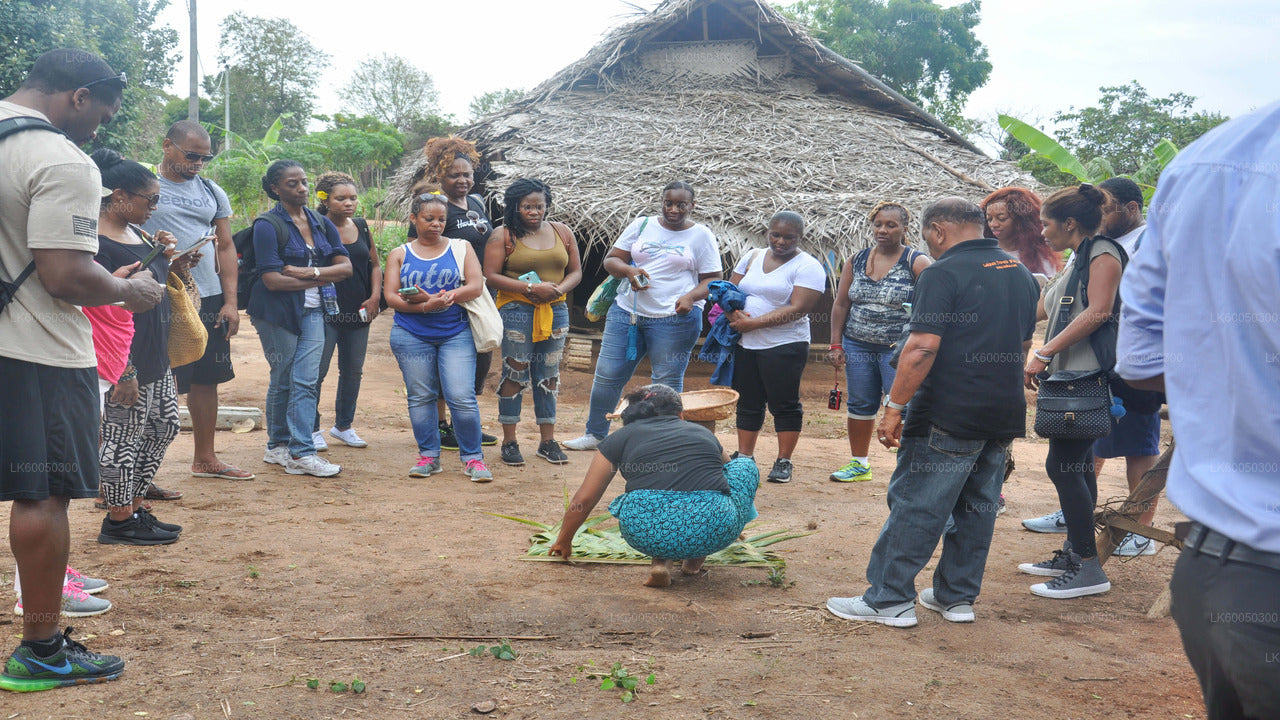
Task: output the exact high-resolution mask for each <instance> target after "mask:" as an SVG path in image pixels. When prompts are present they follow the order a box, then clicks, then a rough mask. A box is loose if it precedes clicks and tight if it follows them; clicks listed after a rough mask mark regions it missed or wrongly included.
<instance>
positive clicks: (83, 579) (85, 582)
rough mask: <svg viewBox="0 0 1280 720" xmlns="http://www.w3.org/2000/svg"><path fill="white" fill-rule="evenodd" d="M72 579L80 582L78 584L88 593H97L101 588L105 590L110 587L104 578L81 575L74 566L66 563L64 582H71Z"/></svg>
mask: <svg viewBox="0 0 1280 720" xmlns="http://www.w3.org/2000/svg"><path fill="white" fill-rule="evenodd" d="M72 581H75V582H78V583H80V586H81V587H82V588H84V591H85V592H87V593H89V594H90V595H97V594H98V593H100V592H102V591H103V590H106V589H107V588H109V587H111V586H110V585H109V584H108V583H107V581H106V580H103V579H101V578H91V577H89V576H88V575H83V574H81V573H80V571H79V570H76V569H75V568H73V567H71V566H70V565H68V566H67V579H66V580H65V582H72Z"/></svg>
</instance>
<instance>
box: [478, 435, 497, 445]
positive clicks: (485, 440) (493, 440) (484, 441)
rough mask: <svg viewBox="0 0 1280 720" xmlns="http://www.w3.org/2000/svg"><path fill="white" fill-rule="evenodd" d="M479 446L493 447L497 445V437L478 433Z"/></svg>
mask: <svg viewBox="0 0 1280 720" xmlns="http://www.w3.org/2000/svg"><path fill="white" fill-rule="evenodd" d="M480 444H481V445H484V446H485V447H493V446H494V445H497V444H498V436H496V435H490V434H489V433H487V432H482V433H480Z"/></svg>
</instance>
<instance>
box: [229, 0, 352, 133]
mask: <svg viewBox="0 0 1280 720" xmlns="http://www.w3.org/2000/svg"><path fill="white" fill-rule="evenodd" d="M218 63H219V65H221V66H222V67H228V66H229V67H230V72H231V130H232V131H233V132H235V133H236V134H237V135H243V136H245V137H262V136H263V135H264V134H265V133H266V132H267V129H268V128H270V127H271V125H272V123H273V122H274V121H275V120H276V118H278V117H281V116H284V117H285V121H284V126H283V129H282V133H283V136H284V137H301V136H302V135H303V134H305V133H306V131H307V122H308V121H309V120H310V119H311V113H312V110H313V109H314V107H315V92H316V85H317V83H318V82H319V80H320V73H321V71H322V70H324V68H326V67H327V66H328V65H329V55H328V54H327V53H325V52H324V51H322V50H321V49H320V48H318V47H316V45H315V44H314V43H312V42H311V40H310V39H309V38H308V37H307V36H306V34H305V33H303V32H302V31H301V30H299V29H298V28H297V26H295V25H294V24H293V23H291V22H289V21H288V20H285V19H283V18H260V17H253V16H250V15H246V14H244V13H242V12H236V13H232V14H230V15H228V16H227V17H226V18H224V19H223V21H222V35H221V39H220V49H219V52H218ZM204 88H205V91H206V92H207V93H208V94H209V96H210V97H211V98H213V101H214V108H213V110H214V114H215V115H217V116H218V117H219V118H221V117H222V114H223V107H224V105H223V103H224V102H225V98H224V95H225V94H226V93H225V91H224V85H223V83H222V78H221V75H220V74H219V75H207V76H205V79H204ZM218 122H219V123H221V121H220V120H219V121H218Z"/></svg>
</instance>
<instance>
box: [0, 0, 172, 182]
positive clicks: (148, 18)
mask: <svg viewBox="0 0 1280 720" xmlns="http://www.w3.org/2000/svg"><path fill="white" fill-rule="evenodd" d="M167 5H168V0H64V1H61V2H50V1H49V0H2V1H0V97H5V96H8V95H9V94H10V93H12V92H13V91H14V90H17V89H18V86H19V85H21V84H22V81H23V80H24V79H25V78H26V76H27V73H28V72H30V70H31V66H32V65H33V64H34V63H35V61H36V58H38V57H40V56H41V55H43V54H44V53H45V52H46V51H49V50H53V49H54V48H59V47H77V48H82V49H84V50H88V51H90V52H95V53H97V54H98V55H100V56H102V58H103V59H104V60H106V61H107V62H108V63H109V64H110V65H111V67H112V68H114V69H115V70H116V71H117V72H124V73H127V74H128V77H129V87H128V88H126V89H125V94H124V102H123V104H122V105H121V109H120V112H119V114H117V115H116V118H115V119H114V120H113V121H112V122H111V124H109V125H105V126H103V127H102V128H101V129H100V130H99V131H98V139H97V140H96V141H95V142H94V147H111V148H114V149H116V150H119V151H120V152H121V153H123V154H125V155H128V156H130V157H137V158H142V159H158V157H159V140H158V138H157V136H156V131H157V130H158V129H159V127H160V117H161V112H162V109H163V107H164V100H165V98H164V92H163V88H164V87H165V86H166V85H168V84H169V81H170V80H171V78H172V76H173V70H174V58H173V54H172V53H173V50H174V48H176V47H177V45H178V33H177V31H175V30H174V29H173V28H170V27H166V26H163V25H157V24H156V17H157V16H158V15H159V13H160V11H161V10H163V9H164V8H165V7H166V6H167ZM160 132H161V133H163V130H160ZM153 156H154V157H153Z"/></svg>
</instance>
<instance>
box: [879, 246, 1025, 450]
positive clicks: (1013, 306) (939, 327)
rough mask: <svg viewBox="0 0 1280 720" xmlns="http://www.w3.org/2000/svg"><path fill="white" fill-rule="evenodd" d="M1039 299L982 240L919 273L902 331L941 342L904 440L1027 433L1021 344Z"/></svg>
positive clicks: (1014, 264) (1011, 262)
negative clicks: (935, 434)
mask: <svg viewBox="0 0 1280 720" xmlns="http://www.w3.org/2000/svg"><path fill="white" fill-rule="evenodd" d="M1039 297H1040V286H1039V285H1038V284H1037V283H1036V281H1035V278H1033V277H1032V276H1031V272H1030V271H1029V270H1027V268H1026V267H1025V266H1023V265H1022V264H1021V263H1019V262H1018V261H1017V260H1015V259H1014V258H1013V257H1012V256H1010V255H1009V254H1008V253H1005V252H1004V251H1002V250H1000V247H999V245H998V244H997V243H996V241H995V240H992V239H989V238H987V239H980V240H969V241H967V242H962V243H960V244H958V245H956V246H955V247H953V248H951V249H950V250H948V251H947V252H946V253H944V254H943V256H942V257H941V258H939V259H938V261H937V262H935V263H934V264H932V265H930V266H929V267H927V268H925V269H924V270H923V271H922V272H921V273H920V278H919V279H918V280H917V281H916V297H915V303H914V305H913V306H912V309H911V322H910V324H909V327H910V329H911V330H912V332H925V333H930V334H933V335H938V336H940V337H941V338H942V341H941V343H940V344H939V345H938V354H937V356H936V357H935V358H934V362H933V368H932V369H931V370H930V371H929V375H928V376H927V377H926V378H925V380H924V382H923V383H922V384H921V385H920V389H919V390H918V391H916V394H915V397H913V398H911V403H910V406H909V407H908V409H907V417H906V421H905V422H906V424H905V427H904V428H903V435H906V436H912V437H923V436H926V435H928V434H929V426H930V425H935V426H937V427H938V428H940V429H941V430H943V431H944V432H946V433H949V434H951V435H954V436H956V437H960V438H965V439H970V440H1003V439H1008V438H1015V437H1023V436H1024V435H1026V413H1027V404H1026V399H1025V397H1024V395H1023V393H1022V382H1023V373H1022V368H1023V355H1022V344H1023V343H1024V342H1026V341H1028V340H1030V339H1031V336H1032V334H1033V333H1034V332H1035V329H1036V303H1037V301H1038V300H1039Z"/></svg>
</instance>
